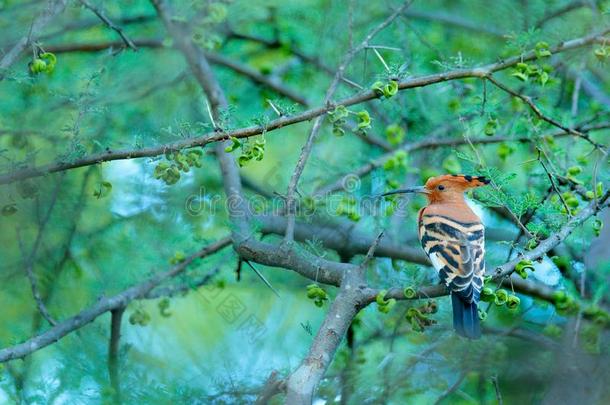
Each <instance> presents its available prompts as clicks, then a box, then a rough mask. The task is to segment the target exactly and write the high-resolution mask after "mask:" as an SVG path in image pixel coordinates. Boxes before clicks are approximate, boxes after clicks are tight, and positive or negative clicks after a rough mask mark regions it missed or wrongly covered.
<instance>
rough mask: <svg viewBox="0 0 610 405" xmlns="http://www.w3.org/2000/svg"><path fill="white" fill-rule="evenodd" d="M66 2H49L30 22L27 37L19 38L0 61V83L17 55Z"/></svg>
mask: <svg viewBox="0 0 610 405" xmlns="http://www.w3.org/2000/svg"><path fill="white" fill-rule="evenodd" d="M67 3H68V0H49V1H48V3H47V6H46V7H45V9H44V11H43V12H42V13H40V15H39V16H38V17H36V19H35V20H34V21H33V22H32V26H31V27H30V30H29V33H28V35H26V36H24V37H23V38H21V39H20V40H19V41H17V43H16V44H15V45H13V48H12V49H11V50H10V51H8V52H7V53H6V54H5V55H4V56H3V57H2V59H0V81H2V80H3V79H4V77H5V72H4V71H5V70H6V69H8V68H9V67H10V66H11V65H12V64H13V63H15V61H16V60H17V59H18V58H19V55H21V53H22V52H23V51H24V50H25V49H26V48H27V47H28V45H30V43H31V42H32V39H33V38H36V36H38V33H39V32H40V31H42V29H43V28H44V27H45V26H46V25H47V24H48V23H49V22H50V21H51V20H52V19H53V18H54V17H55V16H57V15H59V14H61V13H62V11H64V8H65V7H66V4H67Z"/></svg>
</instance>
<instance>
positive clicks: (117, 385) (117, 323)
mask: <svg viewBox="0 0 610 405" xmlns="http://www.w3.org/2000/svg"><path fill="white" fill-rule="evenodd" d="M124 312H125V307H124V306H123V307H118V308H116V309H113V310H112V311H110V314H111V318H110V340H109V341H108V375H109V376H110V386H111V387H112V389H113V390H114V401H115V403H117V404H120V403H121V379H120V377H119V343H120V340H121V321H122V319H123V313H124Z"/></svg>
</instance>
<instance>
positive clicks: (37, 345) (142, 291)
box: [0, 237, 231, 363]
mask: <svg viewBox="0 0 610 405" xmlns="http://www.w3.org/2000/svg"><path fill="white" fill-rule="evenodd" d="M230 244H231V238H229V237H225V238H223V239H220V240H219V241H217V242H215V243H212V244H211V245H208V246H206V247H205V248H203V249H201V250H200V251H198V252H196V253H194V254H192V255H191V256H189V257H188V258H186V260H184V261H183V262H181V263H179V264H177V265H176V266H174V267H172V268H171V269H170V270H168V271H166V272H164V273H158V274H155V275H154V276H152V277H150V278H149V279H147V280H145V281H143V282H142V283H140V284H137V285H135V286H133V287H130V288H128V289H127V290H125V291H123V292H121V293H119V294H116V295H114V296H111V297H105V298H102V299H100V300H98V301H97V302H96V303H95V304H94V305H92V306H91V307H89V308H86V309H84V310H82V311H81V312H79V313H78V314H76V315H75V316H73V317H71V318H68V319H66V320H64V321H62V322H59V323H58V324H57V325H55V326H53V327H52V328H50V329H48V330H46V331H45V332H43V333H41V334H39V335H37V336H34V337H32V338H30V339H28V340H27V341H25V342H23V343H19V344H16V345H14V346H10V347H6V348H4V349H0V363H3V362H5V361H9V360H13V359H20V358H23V357H25V356H27V355H29V354H31V353H33V352H35V351H37V350H40V349H42V348H44V347H46V346H49V345H50V344H53V343H55V342H57V341H58V340H59V339H61V338H63V337H64V336H66V335H68V334H70V333H72V332H74V331H75V330H78V329H80V328H82V327H83V326H85V325H87V324H88V323H90V322H92V321H93V320H95V319H96V318H97V317H98V316H100V315H102V314H104V313H106V312H109V311H112V310H113V309H116V308H120V307H123V306H126V305H127V304H128V303H129V302H131V301H133V300H135V299H139V298H142V297H144V296H146V294H148V292H149V291H151V290H152V289H153V288H155V287H157V286H158V285H159V284H161V283H162V282H164V281H165V280H167V279H170V278H172V277H175V276H177V275H178V274H180V273H182V272H183V271H184V270H185V269H186V268H187V267H188V266H189V265H190V264H191V263H193V262H194V261H195V260H197V259H200V258H202V257H206V256H209V255H211V254H213V253H216V252H218V251H219V250H221V249H223V248H225V247H226V246H229V245H230Z"/></svg>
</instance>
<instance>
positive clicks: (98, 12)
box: [79, 0, 138, 51]
mask: <svg viewBox="0 0 610 405" xmlns="http://www.w3.org/2000/svg"><path fill="white" fill-rule="evenodd" d="M79 1H80V3H81V4H82V5H83V6H85V7H86V8H88V9H89V10H91V12H92V13H93V14H95V15H96V16H97V17H98V18H99V19H100V20H102V22H103V23H104V24H106V26H107V27H108V28H110V29H111V30H113V31H115V32H116V33H117V34H119V36H120V37H121V39H122V40H123V42H124V43H125V45H126V46H128V47H129V48H131V49H132V50H134V51H137V50H138V47H137V46H136V44H134V43H133V41H132V40H131V39H129V38H128V37H127V35H125V33H124V32H123V29H122V28H121V27H119V26H118V25H116V24H115V23H113V22H112V21H111V20H110V19H109V18H108V17H106V15H105V14H104V12H103V11H102V10H100V9H99V8H97V7H95V6H94V5H93V4H91V3H89V2H88V1H87V0H79Z"/></svg>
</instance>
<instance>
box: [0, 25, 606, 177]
mask: <svg viewBox="0 0 610 405" xmlns="http://www.w3.org/2000/svg"><path fill="white" fill-rule="evenodd" d="M608 32H610V29H607V30H605V31H601V32H599V33H596V34H593V35H589V36H586V37H583V38H578V39H573V40H570V41H566V42H562V43H560V44H558V45H556V46H554V47H552V48H551V52H553V53H559V52H563V51H567V50H571V49H576V48H580V47H583V46H587V45H590V44H592V43H596V42H601V41H603V40H604V38H603V35H605V34H607V33H608ZM535 58H536V55H535V53H534V52H533V51H532V52H526V53H525V54H523V55H522V56H518V57H513V58H509V59H506V60H504V61H501V62H497V63H493V64H489V65H484V66H482V67H479V68H473V69H457V70H451V71H448V72H444V73H438V74H433V75H427V76H420V77H415V78H410V79H406V80H404V81H402V82H400V83H399V86H398V87H399V90H405V89H411V88H417V87H425V86H429V85H431V84H435V83H442V82H446V81H449V80H458V79H465V78H469V77H480V78H483V77H486V76H488V75H489V73H491V72H496V71H499V70H503V69H506V68H509V67H511V66H514V65H516V64H517V63H519V62H521V61H529V60H533V59H535ZM379 97H380V96H379V95H378V94H377V93H375V92H374V91H372V90H367V91H364V92H361V93H359V94H357V95H354V96H351V97H348V98H345V99H343V100H340V101H338V102H337V103H335V104H330V105H326V106H324V107H317V108H313V109H310V110H307V111H304V112H302V113H300V114H296V115H292V116H289V117H280V118H278V119H276V120H273V121H271V122H269V123H268V124H267V125H265V126H260V125H257V126H250V127H245V128H240V129H236V130H233V131H223V132H217V131H213V132H209V133H207V134H204V135H202V136H200V137H194V138H190V139H185V140H181V141H177V142H171V143H167V144H163V145H159V146H154V147H148V148H142V149H128V150H120V151H114V152H112V151H111V152H104V153H99V154H94V155H89V156H86V157H84V158H80V159H77V160H74V161H71V162H57V163H51V164H47V165H43V166H39V167H33V168H25V169H21V170H17V171H14V172H11V173H5V174H2V175H0V184H7V183H11V182H14V181H18V180H23V179H27V178H32V177H38V176H42V175H44V174H47V173H55V172H60V171H65V170H70V169H74V168H78V167H84V166H90V165H95V164H99V163H102V162H109V161H113V160H123V159H134V158H141V157H153V156H158V155H162V154H164V153H166V152H168V151H174V150H180V149H186V148H193V147H200V146H204V145H207V144H210V143H214V142H220V141H224V140H227V139H229V138H231V137H235V138H238V139H240V138H248V137H252V136H256V135H260V134H262V133H263V132H266V133H269V132H271V131H274V130H277V129H279V128H283V127H286V126H289V125H294V124H297V123H300V122H303V121H308V120H311V119H313V118H316V117H318V116H320V115H323V114H326V113H327V112H328V111H331V110H333V109H334V107H335V105H343V106H346V107H349V106H351V105H355V104H360V103H363V102H365V101H369V100H373V99H375V98H379Z"/></svg>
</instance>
